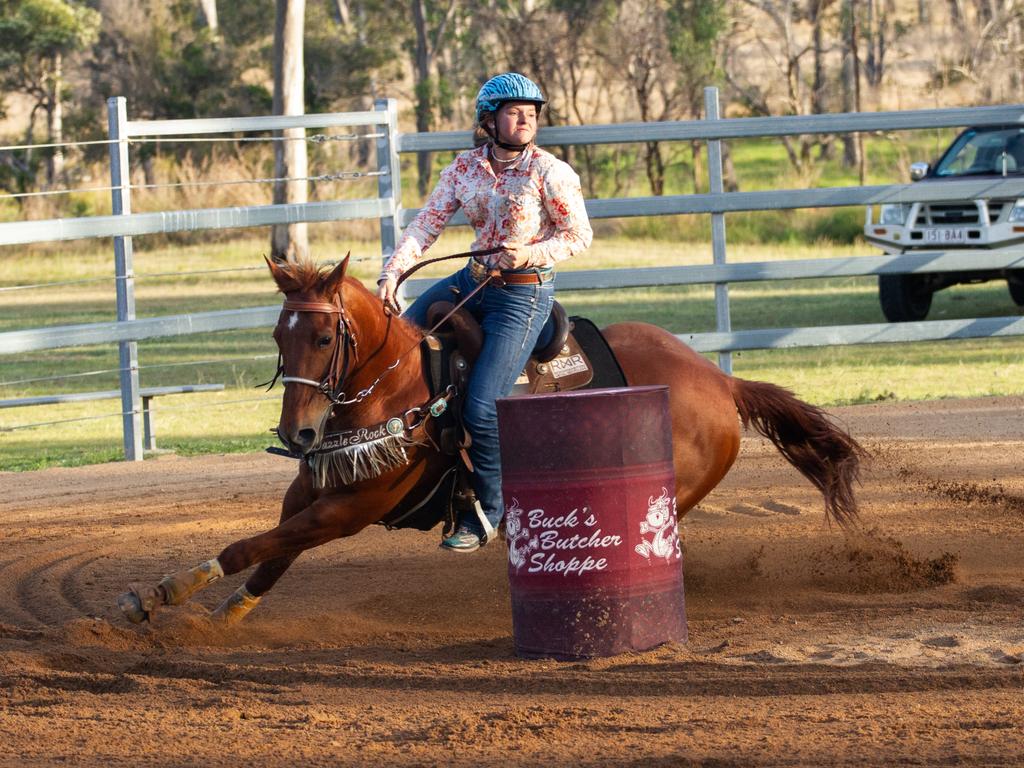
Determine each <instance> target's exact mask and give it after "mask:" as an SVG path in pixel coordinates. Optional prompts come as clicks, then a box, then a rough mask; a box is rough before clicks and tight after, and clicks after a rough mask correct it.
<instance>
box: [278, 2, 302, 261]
mask: <svg viewBox="0 0 1024 768" xmlns="http://www.w3.org/2000/svg"><path fill="white" fill-rule="evenodd" d="M305 13H306V0H277V15H276V18H275V22H274V114H275V115H301V114H304V113H305V100H304V95H305V83H304V69H303V54H302V43H303V33H304V31H305V26H306V24H305ZM276 135H277V136H279V137H280V138H281V139H283V140H282V141H276V142H274V175H275V176H277V177H278V178H291V179H294V180H293V181H278V182H275V184H274V202H275V203H277V204H282V203H287V204H292V203H305V202H306V200H307V199H308V185H307V182H306V181H304V180H300V179H303V178H304V177H305V176H307V175H308V173H309V171H308V164H307V161H306V141H305V139H306V131H305V129H304V128H286V129H285V130H283V131H279V132H276ZM270 241H271V242H270V255H271V258H273V259H274V260H275V261H284V260H288V261H296V260H298V259H301V258H305V257H306V256H307V255H308V253H309V236H308V227H307V225H306V223H305V222H300V223H296V224H275V225H274V226H273V228H272V232H271V238H270Z"/></svg>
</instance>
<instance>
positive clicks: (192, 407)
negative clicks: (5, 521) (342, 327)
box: [0, 395, 278, 432]
mask: <svg viewBox="0 0 1024 768" xmlns="http://www.w3.org/2000/svg"><path fill="white" fill-rule="evenodd" d="M277 399H278V396H277V395H264V396H262V397H244V398H239V399H235V400H222V401H219V402H214V403H196V402H192V403H189V404H188V405H162V406H160V407H154V406H152V405H151V406H150V407H149V412H150V413H151V414H154V413H172V412H174V411H198V410H206V409H210V408H224V407H226V406H229V405H242V404H244V403H268V402H271V401H273V400H277ZM69 404H70V403H69ZM137 413H141V411H135V410H132V411H117V412H113V413H100V414H94V415H92V416H75V417H73V418H70V419H53V420H51V421H36V422H32V423H29V424H14V425H12V426H5V425H3V424H0V432H18V431H21V430H23V429H38V428H40V427H54V426H59V425H61V424H71V423H73V422H76V421H99V420H100V419H113V418H121V417H124V416H133V415H135V414H137Z"/></svg>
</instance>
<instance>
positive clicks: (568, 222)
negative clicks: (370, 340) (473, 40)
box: [378, 72, 593, 552]
mask: <svg viewBox="0 0 1024 768" xmlns="http://www.w3.org/2000/svg"><path fill="white" fill-rule="evenodd" d="M544 103H545V102H544V96H543V94H542V93H541V90H540V88H538V87H537V85H536V84H535V83H533V82H532V81H531V80H529V79H528V78H526V77H524V76H523V75H520V74H518V73H515V72H507V73H505V74H501V75H498V76H496V77H493V78H491V79H490V80H488V81H487V82H486V83H484V85H483V87H482V88H481V89H480V93H479V94H477V97H476V122H477V129H476V143H477V145H478V146H477V147H476V149H472V150H470V151H468V152H463V153H461V154H460V155H458V156H457V157H456V158H455V160H454V161H453V162H452V164H451V165H449V166H448V167H447V168H445V169H444V170H443V171H442V172H441V177H440V179H439V180H438V183H437V186H436V187H435V188H434V191H433V193H431V195H430V199H429V200H428V201H427V203H426V205H425V206H424V207H423V209H422V210H421V211H420V213H419V215H417V216H416V218H415V219H414V220H413V222H412V223H411V224H410V225H409V227H408V228H407V229H406V230H405V233H404V234H403V235H402V238H401V239H400V240H399V241H398V244H397V245H396V247H395V251H394V253H393V254H392V255H391V258H390V259H389V260H388V262H387V264H386V265H385V266H384V270H383V271H382V272H381V276H380V279H379V280H378V286H379V291H378V295H379V296H380V297H381V298H382V299H383V300H384V301H385V303H391V302H393V300H394V298H395V285H396V282H397V279H398V277H399V276H400V275H401V274H402V272H404V271H405V270H407V269H409V268H410V267H412V266H413V265H414V264H415V263H416V262H417V261H418V260H419V259H420V257H421V256H422V255H423V252H424V251H426V250H427V249H428V248H429V247H430V245H431V244H432V243H433V242H434V241H435V240H436V239H437V237H438V235H440V234H441V232H442V230H443V229H444V228H445V225H446V224H447V223H448V221H449V219H451V217H452V215H453V214H454V213H455V212H456V211H457V210H458V209H459V208H460V207H461V208H462V209H463V210H464V211H465V213H466V218H467V219H469V222H470V224H471V225H472V226H473V228H474V230H475V231H476V240H475V241H474V242H473V246H472V247H473V250H486V249H489V248H495V247H500V248H501V249H502V250H501V251H500V252H498V253H495V254H493V255H491V256H483V257H479V258H478V259H476V260H474V259H471V260H470V262H469V263H468V264H467V265H466V267H465V268H463V269H461V270H459V271H458V272H456V273H455V274H453V275H451V276H449V277H448V278H446V279H444V280H440V281H438V282H437V283H435V284H434V285H433V286H431V287H430V288H429V289H428V290H427V291H426V292H425V293H423V294H422V295H421V296H420V297H419V298H418V299H417V300H416V301H415V302H414V303H413V305H412V306H411V307H409V310H408V311H407V312H406V315H405V316H406V317H407V318H408V319H410V320H412V321H413V322H415V323H417V324H418V325H420V326H421V327H425V326H426V314H427V309H428V308H429V307H430V305H431V304H433V303H434V302H436V301H448V300H450V299H451V298H452V292H451V290H450V289H451V287H452V286H454V287H456V288H458V290H459V292H460V294H461V295H462V296H467V295H469V294H470V293H471V292H472V291H473V289H474V288H476V287H477V285H478V284H479V283H480V282H481V281H483V280H484V279H485V278H486V277H487V274H488V271H489V270H490V269H492V268H498V269H500V270H502V276H503V278H505V285H503V286H500V287H499V286H495V285H487V286H486V287H485V288H484V289H483V290H482V291H480V292H479V293H477V294H476V295H475V296H474V297H473V298H472V299H470V300H469V302H467V303H466V304H465V308H466V309H468V310H469V311H470V312H471V313H472V314H473V315H474V317H476V318H477V320H478V321H479V322H480V326H481V328H482V330H483V334H484V340H483V347H482V348H481V350H480V356H479V357H478V358H477V361H476V364H475V365H474V368H473V372H472V375H471V377H470V380H469V386H468V392H467V393H466V402H465V404H464V405H463V418H464V420H465V424H466V428H467V429H468V430H469V433H470V437H471V438H472V444H471V446H470V448H469V457H470V460H471V461H472V462H473V488H474V491H475V492H476V496H477V499H478V500H479V502H480V505H481V507H482V509H483V514H484V515H485V516H486V518H487V520H488V522H489V523H490V524H491V526H494V527H496V526H497V525H498V523H499V522H500V521H501V517H502V515H503V514H504V511H505V508H504V504H503V502H502V498H501V458H500V455H499V451H498V416H497V408H496V406H495V400H496V399H497V398H499V397H505V396H506V395H508V393H509V392H510V391H511V390H512V385H513V384H514V383H515V380H516V378H517V377H518V376H519V374H520V373H521V372H522V370H523V368H524V367H525V365H526V362H527V361H528V360H529V356H530V352H531V351H532V350H533V347H534V344H535V343H536V342H537V338H538V336H539V335H540V332H541V329H542V328H543V327H544V323H545V322H546V321H547V319H548V316H549V315H550V313H551V305H552V302H553V301H554V267H555V265H556V264H557V263H558V262H560V261H563V260H565V259H568V258H569V257H570V256H575V255H577V254H579V253H582V252H583V251H585V250H586V249H587V248H588V247H589V245H590V241H591V238H592V236H593V233H592V231H591V229H590V222H589V220H588V219H587V212H586V209H585V208H584V206H583V194H582V191H581V189H580V180H579V177H578V176H577V175H576V173H575V172H574V171H573V170H572V168H570V167H569V166H568V165H567V164H566V163H564V162H562V161H561V160H559V159H557V158H556V157H554V156H553V155H551V154H550V153H548V152H545V151H544V150H542V149H540V148H538V147H537V146H535V145H534V143H533V141H534V138H535V137H536V134H537V116H538V113H539V112H540V109H541V107H543V106H544ZM538 428H540V425H538ZM486 541H487V536H486V533H485V531H484V527H483V525H482V524H481V521H479V520H478V519H476V518H475V517H473V516H468V517H464V518H460V520H459V521H458V525H457V527H456V530H455V533H454V534H452V535H451V536H449V537H448V538H446V539H444V540H443V541H442V542H441V546H442V547H443V548H445V549H448V550H451V551H453V552H473V551H475V550H477V549H479V548H480V546H481V545H482V544H485V543H486Z"/></svg>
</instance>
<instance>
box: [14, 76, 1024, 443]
mask: <svg viewBox="0 0 1024 768" xmlns="http://www.w3.org/2000/svg"><path fill="white" fill-rule="evenodd" d="M705 105H706V113H707V115H708V117H707V119H704V120H694V121H679V122H664V123H627V124H616V125H590V126H566V127H557V128H543V129H541V131H540V132H539V134H538V143H539V144H541V145H547V146H553V145H590V144H614V143H627V142H628V143H639V142H652V141H702V142H705V143H707V145H708V149H709V152H708V158H709V182H710V184H709V189H710V191H709V192H708V193H705V194H693V195H665V196H658V197H628V198H614V199H599V200H588V201H587V211H588V213H589V215H590V216H591V217H592V218H594V219H599V218H621V217H633V216H662V215H680V214H710V215H711V216H712V252H713V263H712V264H710V265H700V266H687V267H653V268H643V269H636V268H632V269H628V270H586V271H574V272H563V273H562V274H561V275H560V277H559V287H560V288H562V289H565V290H592V289H607V288H624V287H639V286H666V285H692V284H713V285H714V286H715V295H716V321H717V327H716V330H715V331H714V332H711V333H698V334H683V335H680V336H679V338H681V339H682V340H683V341H685V342H686V343H688V344H690V345H691V346H692V347H693V348H694V349H697V350H698V351H701V352H718V353H719V355H720V364H721V365H723V367H725V368H726V369H728V368H729V366H730V361H729V358H728V354H729V353H730V352H732V351H736V350H746V349H773V348H782V347H796V346H825V345H845V344H870V343H894V342H909V341H927V340H939V339H958V338H979V337H990V336H1008V335H1024V319H1022V318H1020V317H1016V316H1014V317H1004V318H986V319H967V320H952V321H922V322H917V323H901V324H898V325H893V324H868V325H864V324H861V325H848V326H821V327H815V328H783V329H753V330H743V331H732V330H731V328H730V314H729V308H728V284H729V283H732V282H747V281H761V280H789V279H805V278H827V277H837V276H866V275H882V274H899V273H915V272H918V273H924V272H943V271H953V270H955V271H961V270H968V269H976V270H980V269H1002V268H1024V252H1021V251H949V252H944V251H935V252H929V253H915V254H913V255H904V256H874V257H868V256H865V257H855V258H842V259H815V260H803V261H785V262H760V263H742V264H729V263H728V261H727V248H726V219H727V215H728V214H733V213H738V212H745V211H759V210H785V209H798V208H822V207H838V206H857V205H864V206H870V205H878V204H886V203H899V202H911V201H913V202H929V201H936V200H948V199H950V198H964V199H970V198H990V197H1003V198H1018V197H1024V179H1013V178H1004V179H999V180H996V181H993V180H980V179H968V180H963V181H955V182H947V183H944V184H942V185H941V186H939V185H931V186H928V185H925V186H920V185H910V184H892V185H878V186H864V187H833V188H819V189H787V190H764V191H752V192H725V191H724V190H723V187H722V183H721V180H722V168H721V153H720V151H719V149H718V147H719V142H721V141H723V140H729V141H732V140H737V139H753V138H764V137H780V136H790V135H800V134H842V133H850V132H865V131H901V130H913V129H933V128H954V127H959V126H965V125H974V126H985V125H1006V124H1018V123H1020V122H1021V121H1022V119H1024V106H1022V105H1007V106H992V107H975V108H964V109H937V110H918V111H912V112H880V113H859V114H829V115H810V116H787V117H768V118H740V119H719V116H718V97H717V91H716V90H715V89H707V91H706V93H705ZM108 112H109V116H110V119H109V124H110V139H109V140H108V141H107V142H106V143H108V144H109V145H110V154H111V185H110V187H111V189H112V195H113V201H114V214H113V215H111V216H93V217H87V218H77V219H75V218H72V219H53V220H46V221H24V222H10V223H0V245H4V244H6V245H12V244H26V243H34V242H51V241H58V240H72V239H80V238H95V237H113V238H115V274H114V276H113V278H112V279H115V281H116V284H117V286H118V319H117V321H116V322H110V323H89V324H83V325H66V326H58V327H49V328H28V329H22V330H16V331H8V332H4V333H0V355H4V354H6V355H12V354H19V353H26V352H30V351H38V350H49V349H58V348H64V347H74V346H79V345H90V344H112V343H116V344H118V345H119V348H120V349H121V350H122V351H121V361H120V364H119V366H118V368H117V369H116V370H117V371H118V372H119V373H120V375H121V377H122V385H121V391H122V393H123V398H122V414H123V416H124V435H125V438H124V442H125V454H126V457H127V458H129V459H139V458H141V455H142V451H141V432H140V430H139V429H138V415H139V412H140V408H139V404H138V394H137V393H138V371H139V368H140V366H139V363H138V359H137V350H136V349H135V345H136V344H137V342H138V341H141V340H145V339H153V338H162V337H168V336H177V335H183V334H194V333H207V332H211V331H225V330H238V329H246V328H257V327H267V326H270V325H272V324H273V323H274V322H275V321H276V318H277V315H278V312H279V307H277V306H271V307H259V308H254V309H244V310H226V311H217V312H196V313H189V314H183V315H171V316H163V317H156V318H146V319H136V318H135V317H134V280H135V278H136V277H138V276H137V275H135V273H134V270H133V265H132V259H131V256H132V253H131V238H132V237H134V236H137V235H146V234H155V233H171V232H182V231H197V230H204V229H224V228H236V227H263V226H268V225H273V224H284V223H293V222H327V221H338V220H357V219H376V220H378V221H379V223H380V232H381V248H382V253H383V255H384V256H385V257H386V256H387V255H389V254H390V252H391V251H392V249H393V248H394V246H395V244H396V242H397V240H398V237H399V236H400V234H401V229H402V227H404V226H405V225H407V224H408V223H409V222H410V221H411V220H412V218H413V217H414V216H415V215H416V213H417V211H416V210H403V209H402V207H401V178H400V159H399V158H400V153H414V152H423V151H457V150H462V149H467V148H469V147H470V146H472V138H471V133H470V132H469V131H452V132H435V133H428V134H416V133H412V134H402V133H400V132H399V131H398V111H397V104H396V103H395V101H394V100H379V101H378V102H377V103H376V104H375V109H374V110H372V111H365V112H353V113H344V114H328V115H302V116H275V117H250V118H214V119H201V120H160V121H131V120H128V119H127V108H126V104H125V102H124V100H123V99H111V100H110V103H109V105H108ZM341 126H347V127H352V128H358V127H366V128H369V129H370V132H368V133H365V134H361V135H358V136H357V138H364V139H367V140H372V141H373V142H374V145H375V149H376V166H377V167H376V171H372V172H370V173H368V174H364V175H375V176H376V178H377V195H376V197H372V198H366V199H359V200H342V201H327V202H313V203H305V204H302V205H263V206H243V207H233V208H211V209H193V210H179V211H161V212H156V213H132V212H131V205H130V193H131V189H132V187H131V186H130V184H129V183H128V160H129V158H128V148H129V145H130V144H131V143H133V142H135V141H138V140H140V139H143V138H144V139H146V140H153V141H156V140H168V141H174V140H182V141H186V140H187V141H193V140H197V138H196V137H197V135H202V136H207V137H208V136H209V135H210V134H224V133H244V132H264V131H276V130H282V129H285V128H310V129H312V128H316V129H324V128H331V127H341ZM321 135H322V134H321ZM165 137H170V138H165ZM307 138H309V137H307ZM198 140H202V139H201V137H200V138H199V139H198ZM466 223H467V222H466V220H465V217H464V216H462V215H461V214H456V216H455V217H454V218H453V220H452V222H451V224H452V225H456V226H457V225H464V224H466ZM0 258H2V257H0ZM429 283H430V281H429V280H411V281H409V283H407V284H406V285H407V286H408V295H409V296H416V295H418V294H419V293H420V292H421V291H422V290H423V289H424V288H425V286H426V285H428V284H429Z"/></svg>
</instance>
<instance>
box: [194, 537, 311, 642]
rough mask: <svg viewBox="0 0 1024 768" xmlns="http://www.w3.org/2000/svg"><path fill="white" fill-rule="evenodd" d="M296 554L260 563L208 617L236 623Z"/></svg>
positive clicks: (279, 576) (256, 602)
mask: <svg viewBox="0 0 1024 768" xmlns="http://www.w3.org/2000/svg"><path fill="white" fill-rule="evenodd" d="M297 558H298V555H297V554H296V555H286V556H284V557H278V558H275V559H274V560H268V561H267V562H265V563H260V564H259V566H258V567H257V568H256V572H255V573H254V574H253V575H252V576H250V577H249V579H248V580H247V581H246V582H245V584H243V585H242V586H241V587H239V588H238V589H236V590H235V591H234V592H232V593H231V594H230V595H229V596H228V598H227V599H226V600H225V601H224V602H223V603H221V604H220V605H218V606H217V608H216V609H215V610H214V612H213V613H212V614H211V616H210V618H212V619H213V620H214V621H220V622H223V623H224V624H228V625H230V624H237V623H238V622H240V621H241V620H242V619H244V618H245V617H246V616H248V615H249V613H250V612H251V611H252V609H253V608H255V607H256V606H257V605H259V602H260V600H261V599H262V598H263V595H265V594H266V593H267V592H269V591H270V589H271V587H273V586H274V584H276V583H277V580H278V579H280V578H281V577H282V576H283V575H284V572H285V571H287V570H288V568H289V567H291V564H292V563H294V562H295V560H296V559H297Z"/></svg>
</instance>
